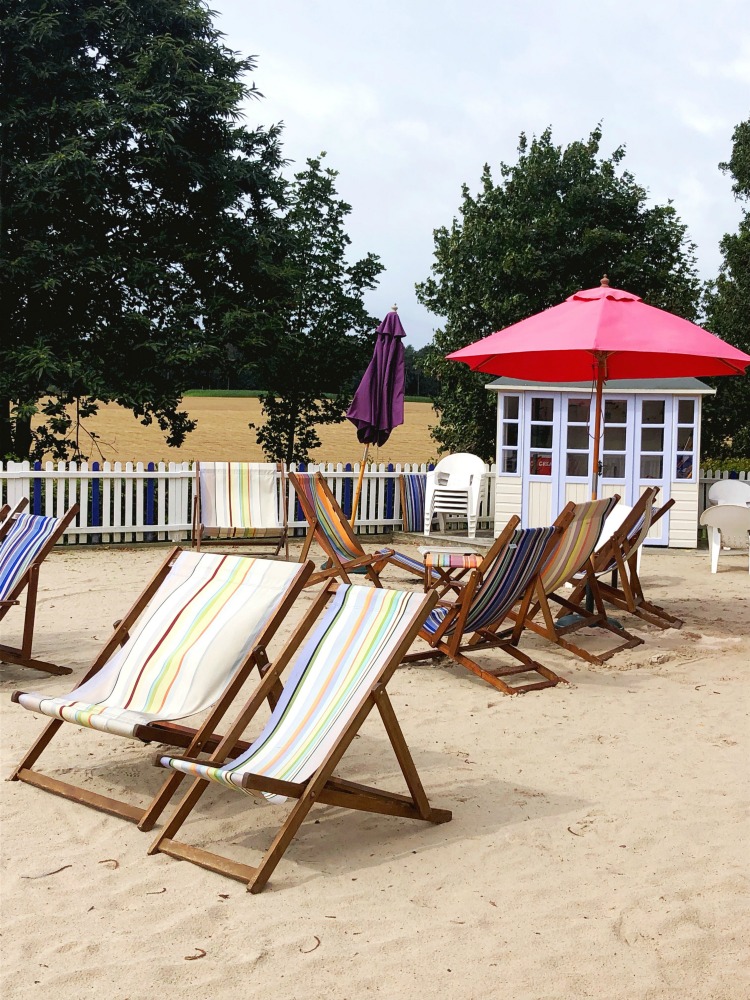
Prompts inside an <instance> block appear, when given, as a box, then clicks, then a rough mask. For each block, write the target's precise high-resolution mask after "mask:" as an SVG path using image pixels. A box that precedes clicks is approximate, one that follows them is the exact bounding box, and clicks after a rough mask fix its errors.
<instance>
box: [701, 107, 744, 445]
mask: <svg viewBox="0 0 750 1000" xmlns="http://www.w3.org/2000/svg"><path fill="white" fill-rule="evenodd" d="M732 141H733V147H732V156H731V158H730V160H729V162H728V163H720V164H719V167H720V169H721V170H723V171H725V172H727V173H730V174H731V175H732V177H733V179H734V183H733V184H732V190H733V191H734V194H735V197H736V198H737V199H738V200H739V201H741V202H742V203H743V207H742V218H741V220H740V225H739V228H738V230H737V232H736V233H728V234H727V235H726V236H725V237H724V239H723V240H722V241H721V252H722V255H723V257H724V260H723V263H722V265H721V269H720V271H719V276H718V278H717V279H716V281H715V282H713V283H712V284H711V285H710V286H709V288H708V290H707V294H706V326H707V327H708V328H709V329H710V330H711V331H713V333H716V334H718V335H719V336H720V337H721V338H722V339H723V340H727V341H729V343H730V344H734V346H735V347H739V348H740V349H741V350H743V351H745V352H748V353H750V120H748V121H746V122H741V123H740V124H739V125H738V126H737V127H736V129H735V130H734V134H733V136H732ZM711 381H712V383H713V385H714V386H715V387H716V396H714V397H713V398H711V397H708V398H707V399H706V403H705V405H704V408H703V421H702V444H701V450H702V451H703V453H704V454H705V455H710V457H711V458H724V457H727V456H732V457H750V375H736V376H733V377H731V378H717V379H712V380H711Z"/></svg>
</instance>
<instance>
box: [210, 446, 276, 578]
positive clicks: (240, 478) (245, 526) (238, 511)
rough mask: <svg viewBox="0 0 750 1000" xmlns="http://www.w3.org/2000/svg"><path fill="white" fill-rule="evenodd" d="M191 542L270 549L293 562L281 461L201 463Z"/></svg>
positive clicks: (273, 553)
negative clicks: (290, 557)
mask: <svg viewBox="0 0 750 1000" xmlns="http://www.w3.org/2000/svg"><path fill="white" fill-rule="evenodd" d="M194 471H195V480H194V486H193V527H192V532H191V543H192V545H193V547H194V548H197V549H198V551H200V547H201V541H208V540H210V541H211V544H212V545H214V544H216V543H217V542H227V543H231V544H232V545H239V544H252V545H266V546H269V547H270V549H271V550H272V551H271V552H270V554H271V555H274V556H277V555H278V554H279V552H280V551H281V548H282V546H284V552H285V557H286V558H287V559H288V558H289V542H288V539H287V514H286V475H285V472H284V466H283V464H282V463H281V462H279V463H274V462H196V463H195V468H194Z"/></svg>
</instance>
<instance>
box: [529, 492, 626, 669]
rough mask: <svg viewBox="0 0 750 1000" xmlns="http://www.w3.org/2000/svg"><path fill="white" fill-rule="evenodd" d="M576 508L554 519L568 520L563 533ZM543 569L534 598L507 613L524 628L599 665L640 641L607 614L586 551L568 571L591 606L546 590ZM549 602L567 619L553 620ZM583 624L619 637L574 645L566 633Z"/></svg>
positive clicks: (571, 506)
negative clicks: (605, 645) (603, 644)
mask: <svg viewBox="0 0 750 1000" xmlns="http://www.w3.org/2000/svg"><path fill="white" fill-rule="evenodd" d="M612 499H614V500H615V502H617V501H619V499H620V498H619V496H618V495H617V494H615V496H614V497H613V498H612ZM591 502H596V501H591ZM575 508H576V504H575V503H573V502H572V501H571V502H570V503H569V504H567V506H566V507H565V508H564V509H563V510H562V511H561V513H560V515H559V517H558V518H557V520H556V521H555V524H556V525H557V524H561V523H564V522H566V521H567V523H565V527H564V529H563V536H564V533H565V532H567V531H572V530H574V529H575V523H574V512H575ZM563 541H564V537H561V538H559V539H558V545H562V544H563ZM554 556H555V550H554V549H553V551H552V552H551V553H550V559H554ZM543 572H544V570H542V573H540V575H539V577H537V580H536V584H535V588H534V600H533V602H532V603H531V604H530V606H527V607H526V608H524V607H523V606H522V605H521V606H519V607H518V609H517V610H516V609H514V610H513V611H511V612H510V614H509V617H510V618H511V619H513V621H515V622H516V624H517V625H521V624H523V626H524V627H525V628H527V629H529V630H530V631H532V632H535V633H536V634H537V635H540V636H542V638H544V639H548V640H549V641H550V642H554V643H555V644H556V645H558V646H560V647H561V648H562V649H565V650H567V651H568V652H569V653H573V654H574V655H575V656H577V657H579V658H580V659H582V660H586V661H587V662H588V663H595V664H598V665H599V666H601V665H602V664H603V663H605V662H606V661H607V660H608V659H609V658H610V657H611V656H614V655H615V653H619V652H621V651H622V650H624V649H632V648H633V647H634V646H639V645H641V644H642V642H643V639H641V638H639V637H638V636H635V635H632V634H631V633H630V632H627V631H626V630H625V629H624V628H622V627H621V626H620V625H618V624H617V623H615V622H613V621H612V620H611V619H609V618H608V617H607V611H606V608H605V606H604V600H603V598H602V594H601V589H600V584H599V581H598V580H597V578H596V575H595V574H594V568H593V562H592V554H589V556H588V557H587V558H586V559H585V560H584V561H583V563H582V564H579V565H578V566H576V567H575V568H574V569H573V570H572V571H571V575H570V582H571V583H574V584H576V583H578V581H577V580H576V579H575V577H577V576H578V575H579V574H581V575H582V577H583V580H584V582H583V584H582V586H584V587H585V588H586V590H587V593H588V595H589V601H590V604H591V608H589V607H587V606H586V604H585V602H584V603H581V602H578V603H573V602H572V601H571V600H570V599H569V598H567V597H563V596H562V594H561V593H560V591H559V589H558V590H556V591H555V592H549V591H548V590H545V587H544V584H543V581H542V575H543ZM551 603H554V604H555V605H557V606H558V607H559V608H561V609H563V613H567V614H568V615H569V616H570V620H569V621H567V622H565V624H562V622H561V621H558V620H556V619H555V615H554V614H553V612H552V608H551V606H550V605H551ZM583 628H598V629H601V630H602V631H605V632H609V633H611V634H612V635H615V636H617V638H618V639H619V640H620V641H619V642H618V643H617V644H616V645H614V646H611V647H610V648H609V649H606V650H604V651H603V652H600V653H594V652H592V651H591V650H589V649H586V648H585V647H583V646H578V645H576V644H575V643H574V642H571V641H570V639H569V638H568V636H569V635H571V634H573V633H575V632H578V631H579V630H580V629H583Z"/></svg>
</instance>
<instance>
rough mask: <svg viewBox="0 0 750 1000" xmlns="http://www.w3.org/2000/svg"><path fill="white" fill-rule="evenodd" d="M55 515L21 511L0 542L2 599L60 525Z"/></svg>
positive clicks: (0, 596)
mask: <svg viewBox="0 0 750 1000" xmlns="http://www.w3.org/2000/svg"><path fill="white" fill-rule="evenodd" d="M58 523H59V522H58V521H57V519H56V518H54V517H41V516H39V515H37V514H18V515H17V517H16V520H15V521H14V522H13V524H12V525H11V526H10V528H9V529H8V534H7V535H6V536H5V538H4V539H3V541H2V544H0V601H3V600H6V599H7V598H8V595H9V594H11V593H12V592H13V589H14V588H15V587H16V585H17V584H18V583H19V581H20V580H21V578H22V576H23V575H24V573H25V572H26V570H27V569H28V568H29V567H30V566H31V564H32V563H33V562H34V560H35V559H36V558H37V556H38V555H39V553H40V552H41V551H42V549H43V548H44V546H45V545H46V544H47V542H48V541H49V539H50V536H51V535H52V533H53V532H54V530H55V528H56V527H57V525H58Z"/></svg>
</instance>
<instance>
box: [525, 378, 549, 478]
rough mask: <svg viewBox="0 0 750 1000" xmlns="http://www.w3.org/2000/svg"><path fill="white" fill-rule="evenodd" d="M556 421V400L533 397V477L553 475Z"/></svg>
mask: <svg viewBox="0 0 750 1000" xmlns="http://www.w3.org/2000/svg"><path fill="white" fill-rule="evenodd" d="M554 419H555V400H554V399H553V398H552V397H551V396H532V398H531V421H530V424H531V433H530V443H531V452H530V455H529V472H530V473H531V475H532V476H551V475H552V442H553V429H554Z"/></svg>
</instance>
